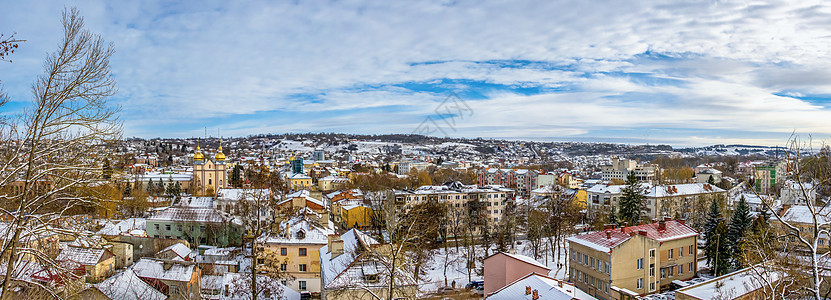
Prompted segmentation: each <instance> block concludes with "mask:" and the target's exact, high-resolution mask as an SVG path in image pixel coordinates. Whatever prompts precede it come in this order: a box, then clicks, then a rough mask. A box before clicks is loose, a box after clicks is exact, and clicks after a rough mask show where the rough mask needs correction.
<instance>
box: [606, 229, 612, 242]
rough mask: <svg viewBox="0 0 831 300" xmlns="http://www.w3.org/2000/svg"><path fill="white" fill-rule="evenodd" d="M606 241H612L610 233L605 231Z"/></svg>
mask: <svg viewBox="0 0 831 300" xmlns="http://www.w3.org/2000/svg"><path fill="white" fill-rule="evenodd" d="M606 239H607V240H610V239H612V232H611V231H608V230H606Z"/></svg>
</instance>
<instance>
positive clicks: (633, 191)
mask: <svg viewBox="0 0 831 300" xmlns="http://www.w3.org/2000/svg"><path fill="white" fill-rule="evenodd" d="M619 206H620V209H619V210H618V215H619V216H618V218H619V219H620V221H622V222H628V223H629V224H637V223H638V221H640V219H641V211H642V210H643V208H644V206H645V205H644V196H643V188H642V187H641V183H640V182H639V181H638V178H637V177H635V172H630V173H629V176H627V177H626V187H624V188H623V190H622V195H621V197H620V201H619Z"/></svg>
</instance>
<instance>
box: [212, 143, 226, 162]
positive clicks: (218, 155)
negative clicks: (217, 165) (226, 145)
mask: <svg viewBox="0 0 831 300" xmlns="http://www.w3.org/2000/svg"><path fill="white" fill-rule="evenodd" d="M214 159H216V160H225V153H222V145H219V149H216V156H214Z"/></svg>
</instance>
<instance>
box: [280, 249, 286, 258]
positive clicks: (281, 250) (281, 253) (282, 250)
mask: <svg viewBox="0 0 831 300" xmlns="http://www.w3.org/2000/svg"><path fill="white" fill-rule="evenodd" d="M280 255H282V256H286V255H288V249H286V248H280Z"/></svg>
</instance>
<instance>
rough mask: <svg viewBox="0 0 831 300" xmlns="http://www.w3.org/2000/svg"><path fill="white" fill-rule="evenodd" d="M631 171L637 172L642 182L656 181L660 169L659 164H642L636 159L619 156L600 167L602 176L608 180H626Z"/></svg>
mask: <svg viewBox="0 0 831 300" xmlns="http://www.w3.org/2000/svg"><path fill="white" fill-rule="evenodd" d="M631 172H635V177H636V178H637V179H638V180H640V181H642V182H649V183H654V182H655V179H656V174H657V173H658V172H660V169H659V168H658V167H657V166H653V165H641V164H638V163H637V162H636V161H634V160H631V159H620V158H618V157H613V158H612V161H611V164H609V165H603V166H601V167H600V173H601V175H600V177H601V179H602V180H603V181H606V182H609V181H611V180H613V179H616V180H622V181H625V180H626V177H627V176H629V173H631Z"/></svg>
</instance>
